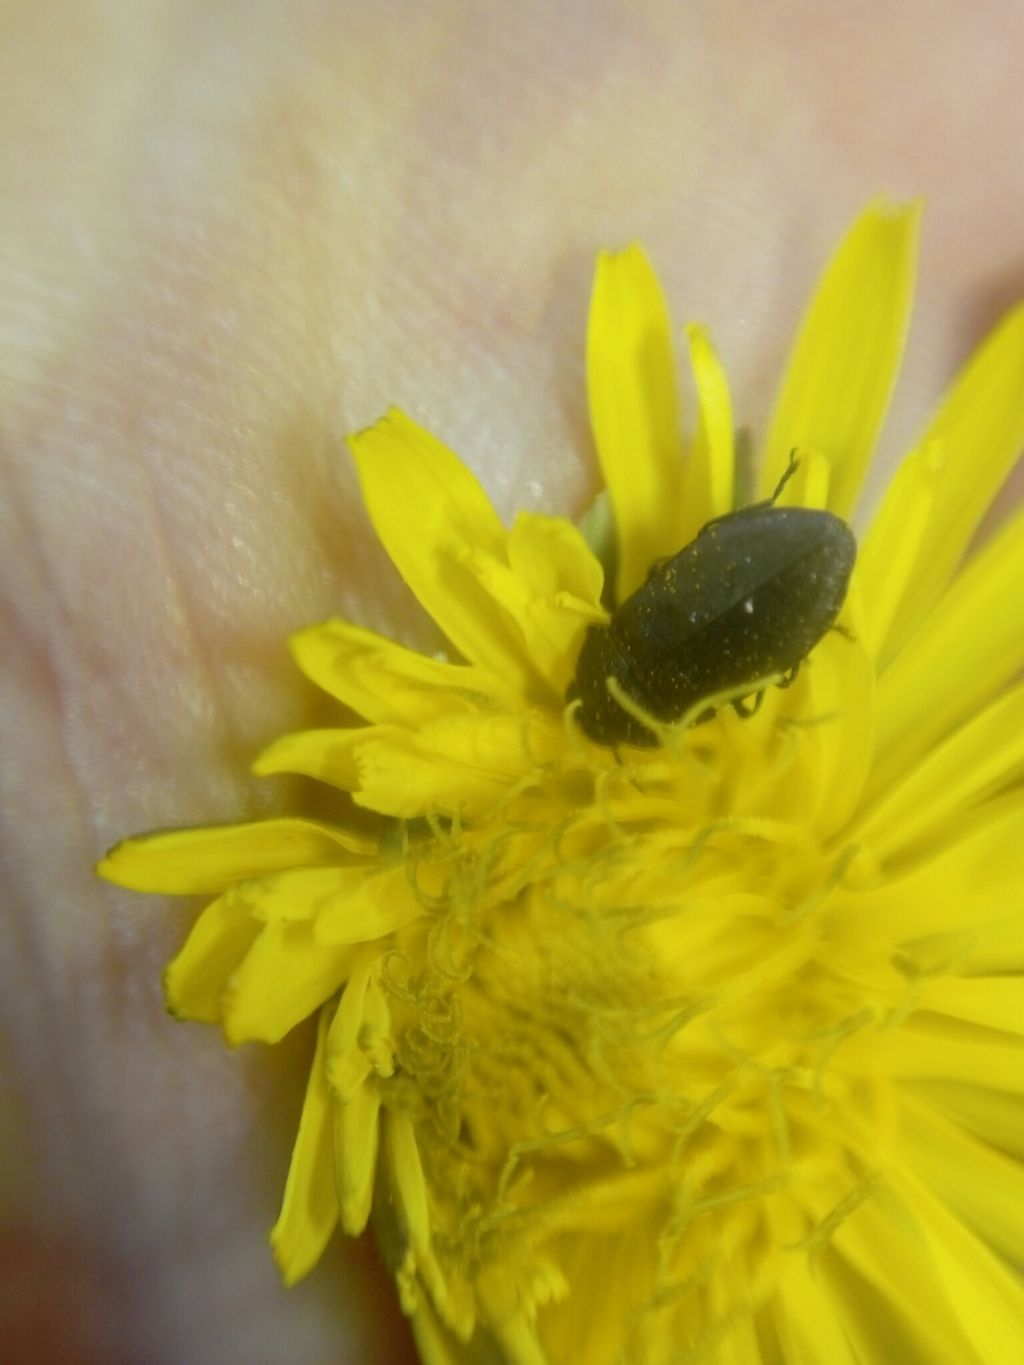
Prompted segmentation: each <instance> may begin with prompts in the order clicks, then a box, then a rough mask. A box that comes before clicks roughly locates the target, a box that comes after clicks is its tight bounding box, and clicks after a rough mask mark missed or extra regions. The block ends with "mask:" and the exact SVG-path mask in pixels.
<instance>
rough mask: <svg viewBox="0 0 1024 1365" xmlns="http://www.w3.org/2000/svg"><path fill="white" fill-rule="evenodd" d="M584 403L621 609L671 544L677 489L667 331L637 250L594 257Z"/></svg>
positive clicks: (677, 446) (659, 297)
mask: <svg viewBox="0 0 1024 1365" xmlns="http://www.w3.org/2000/svg"><path fill="white" fill-rule="evenodd" d="M587 397H588V401H589V404H590V422H591V426H592V428H593V432H594V442H595V444H596V446H597V457H598V460H599V461H600V464H601V472H602V473H603V475H604V481H605V484H606V486H607V488H608V492H609V494H610V495H611V502H612V509H613V511H614V513H615V526H616V532H617V542H618V557H619V562H618V572H617V576H616V592H617V596H618V599H619V601H621V600H622V599H623V598H624V597H626V596H628V595H629V593H631V592H632V591H633V589H634V588H636V587H638V586H639V584H640V583H641V582H642V581H643V579H644V577H645V575H646V573H647V570H648V568H649V567H650V565H651V563H652V561H653V560H655V559H658V558H660V557H662V556H664V555H669V554H672V553H673V552H674V551H675V550H678V549H679V545H678V544H677V543H675V538H676V534H677V529H676V528H677V526H678V509H679V503H680V494H681V489H682V473H683V466H682V459H681V449H682V448H681V442H680V437H679V401H678V395H677V391H676V379H675V363H674V360H673V356H672V328H671V324H670V322H669V317H668V310H667V308H666V307H665V299H664V296H663V294H662V292H661V286H660V285H659V283H658V279H657V276H656V275H655V273H654V271H653V269H652V268H651V264H650V262H649V261H648V259H647V257H646V256H645V255H644V252H643V251H642V250H641V248H640V247H638V246H630V247H627V248H626V249H625V250H624V251H617V252H609V251H604V252H602V253H601V254H600V256H599V257H598V262H597V274H596V276H595V279H594V292H593V294H592V295H591V300H590V318H589V322H588V325H587Z"/></svg>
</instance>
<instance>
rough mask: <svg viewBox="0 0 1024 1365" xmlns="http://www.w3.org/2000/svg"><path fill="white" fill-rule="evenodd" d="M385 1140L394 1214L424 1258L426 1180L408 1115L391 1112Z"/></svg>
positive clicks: (427, 1217) (427, 1221)
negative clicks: (392, 1186)
mask: <svg viewBox="0 0 1024 1365" xmlns="http://www.w3.org/2000/svg"><path fill="white" fill-rule="evenodd" d="M384 1139H385V1148H386V1151H387V1158H388V1165H389V1167H390V1170H391V1179H392V1182H393V1185H394V1191H395V1194H394V1202H395V1212H396V1213H397V1214H398V1216H399V1218H400V1220H401V1224H402V1230H403V1233H404V1236H405V1238H406V1239H407V1240H408V1243H409V1245H410V1246H411V1247H412V1248H413V1250H414V1251H415V1252H416V1254H417V1256H425V1255H426V1254H427V1251H428V1250H429V1248H430V1212H429V1209H428V1206H427V1184H426V1181H425V1179H424V1177H423V1163H422V1162H421V1161H420V1151H419V1145H418V1144H417V1141H416V1130H415V1129H414V1128H413V1125H412V1122H411V1121H410V1119H409V1116H408V1114H405V1113H403V1112H402V1111H401V1110H398V1109H396V1110H392V1111H391V1112H390V1113H388V1115H387V1117H386V1120H385V1123H384Z"/></svg>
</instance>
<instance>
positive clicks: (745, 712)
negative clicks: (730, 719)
mask: <svg viewBox="0 0 1024 1365" xmlns="http://www.w3.org/2000/svg"><path fill="white" fill-rule="evenodd" d="M763 701H764V688H763V687H762V688H761V690H760V692H755V693H754V700H753V701H752V702H750V701H748V700H747V698H746V697H737V698H736V700H735V701H734V702H732V703H731V705H732V709H733V710H734V711H735V712H736V714H737V715H738V716H742V717H743V719H744V720H749V719H750V717H751V716H756V715H757V713H758V711H760V709H761V703H762V702H763Z"/></svg>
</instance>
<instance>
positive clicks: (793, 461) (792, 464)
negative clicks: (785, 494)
mask: <svg viewBox="0 0 1024 1365" xmlns="http://www.w3.org/2000/svg"><path fill="white" fill-rule="evenodd" d="M799 468H800V461H799V460H798V459H797V457H796V447H795V446H794V447H793V449H792V450H791V451H790V452H789V464H788V465H787V466H786V469H785V472H784V474H783V475H782V478H781V479H780V480H779V481H778V483H777V484H776V485H775V492H774V493H773V494H772V495H771V497H770V498H769V499H768V501H769V502H770V503H771V504H772V505H773V506H774V504H775V503H777V502H778V500H779V494H780V493H781V492H782V490H783V489H784V488H785V486H786V484H787V483H789V481H790V479H791V478H792V477H793V475H794V474H795V473H796V471H797V470H798V469H799Z"/></svg>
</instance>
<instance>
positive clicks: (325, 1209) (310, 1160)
mask: <svg viewBox="0 0 1024 1365" xmlns="http://www.w3.org/2000/svg"><path fill="white" fill-rule="evenodd" d="M328 1021H329V1017H328V1011H327V1010H324V1011H322V1012H321V1017H320V1023H319V1027H318V1029H317V1038H316V1053H315V1055H314V1057H313V1065H312V1067H311V1068H310V1072H309V1082H308V1083H307V1085H306V1098H305V1100H304V1101H303V1105H302V1116H301V1118H300V1119H299V1131H298V1133H297V1134H296V1137H295V1147H294V1149H293V1151H292V1159H291V1165H290V1166H289V1167H288V1179H287V1181H286V1182H285V1187H284V1198H283V1200H282V1202H281V1212H280V1214H279V1215H278V1218H277V1222H276V1223H275V1224H274V1226H273V1229H272V1230H271V1233H270V1245H271V1247H272V1248H273V1251H274V1259H275V1260H276V1261H277V1264H278V1266H279V1268H280V1271H281V1277H282V1278H283V1280H284V1282H285V1284H287V1285H293V1284H295V1283H296V1282H297V1281H298V1280H301V1279H302V1277H303V1276H304V1275H307V1274H308V1273H309V1272H310V1271H311V1270H312V1269H313V1267H314V1266H315V1265H316V1263H317V1261H318V1260H319V1259H320V1257H321V1255H322V1253H323V1250H324V1247H325V1246H326V1245H327V1243H328V1241H329V1240H330V1237H331V1233H332V1232H333V1231H334V1229H335V1227H336V1226H337V1222H338V1199H337V1195H336V1194H335V1189H334V1144H333V1137H332V1118H333V1116H332V1101H331V1094H330V1091H329V1090H328V1088H327V1077H326V1074H325V1072H324V1064H323V1062H324V1044H325V1039H326V1036H327V1025H328Z"/></svg>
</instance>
